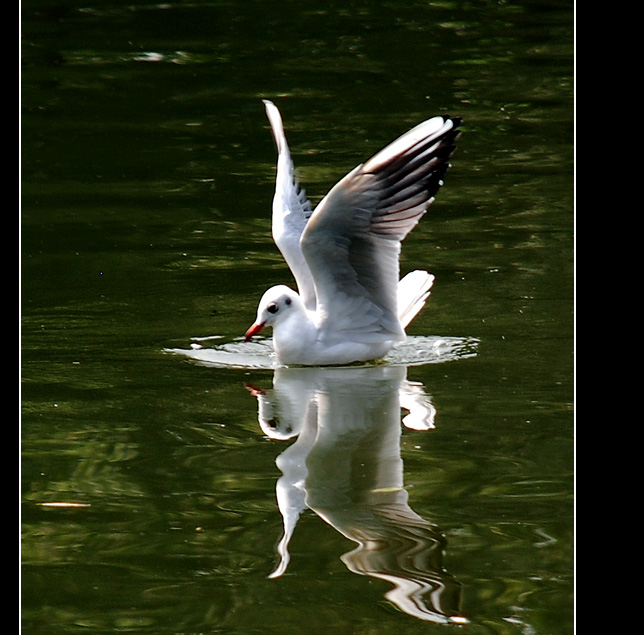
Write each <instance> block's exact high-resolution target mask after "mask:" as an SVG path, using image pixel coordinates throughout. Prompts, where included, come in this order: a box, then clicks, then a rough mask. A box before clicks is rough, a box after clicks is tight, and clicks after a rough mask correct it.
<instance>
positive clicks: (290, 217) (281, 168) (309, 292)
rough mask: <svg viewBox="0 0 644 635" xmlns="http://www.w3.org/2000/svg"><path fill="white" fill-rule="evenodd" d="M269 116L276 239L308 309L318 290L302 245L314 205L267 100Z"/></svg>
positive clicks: (278, 116)
mask: <svg viewBox="0 0 644 635" xmlns="http://www.w3.org/2000/svg"><path fill="white" fill-rule="evenodd" d="M264 106H265V108H266V115H267V116H268V121H269V122H270V124H271V129H272V131H273V137H274V138H275V144H276V145H277V153H278V156H277V178H276V181H275V195H274V197H273V221H272V232H273V240H274V241H275V244H276V245H277V247H278V249H279V250H280V252H281V253H282V255H283V256H284V260H286V264H287V265H288V266H289V269H290V270H291V273H292V274H293V277H294V278H295V282H296V283H297V288H298V293H299V294H300V297H301V298H302V300H303V301H304V305H305V306H306V308H307V309H311V310H313V309H315V290H314V286H313V279H312V277H311V272H310V271H309V267H308V265H307V263H306V261H305V260H304V256H303V255H302V250H301V248H300V238H301V236H302V232H303V231H304V228H305V227H306V223H307V221H308V219H309V217H310V216H311V213H312V210H311V204H310V202H309V201H308V199H307V198H306V195H305V193H304V190H302V189H301V188H300V187H299V184H298V182H297V179H296V178H295V171H294V168H293V161H292V159H291V153H290V151H289V147H288V144H287V142H286V136H285V135H284V127H283V125H282V118H281V116H280V113H279V110H278V109H277V107H276V106H275V105H274V104H273V103H272V102H270V101H268V100H264Z"/></svg>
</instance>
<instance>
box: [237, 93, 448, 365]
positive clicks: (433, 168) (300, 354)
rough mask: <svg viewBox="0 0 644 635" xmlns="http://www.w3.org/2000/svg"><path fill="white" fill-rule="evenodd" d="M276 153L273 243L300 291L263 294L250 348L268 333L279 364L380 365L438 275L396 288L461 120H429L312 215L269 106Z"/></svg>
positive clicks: (410, 279) (419, 274)
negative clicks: (406, 242) (405, 246)
mask: <svg viewBox="0 0 644 635" xmlns="http://www.w3.org/2000/svg"><path fill="white" fill-rule="evenodd" d="M264 105H265V107H266V114H267V115H268V120H269V122H270V125H271V128H272V131H273V136H274V138H275V142H276V145H277V152H278V160H277V178H276V184H275V195H274V198H273V218H272V233H273V239H274V240H275V243H276V244H277V246H278V248H279V250H280V251H281V253H282V255H283V256H284V259H285V260H286V263H287V264H288V266H289V268H290V269H291V272H292V274H293V277H294V278H295V282H296V284H297V289H298V291H299V293H296V292H295V291H293V290H292V289H290V288H289V287H287V286H284V285H279V286H276V287H272V288H271V289H269V290H268V291H266V293H264V295H263V297H262V299H261V301H260V303H259V307H258V310H257V319H256V321H255V323H254V324H253V325H252V326H251V327H250V328H249V329H248V330H247V331H246V336H245V340H246V341H248V340H250V338H251V337H253V336H254V335H255V334H257V333H259V331H261V330H262V329H263V328H265V327H267V326H272V327H273V347H274V350H275V353H276V355H277V358H278V360H279V362H280V363H282V364H286V365H289V364H296V365H331V364H347V363H351V362H360V361H370V360H374V359H379V358H381V357H383V356H384V355H386V354H387V352H388V351H389V350H390V349H391V348H392V346H394V344H396V343H397V342H400V341H403V340H404V339H405V337H406V336H405V327H406V326H407V325H408V324H409V322H410V321H411V320H412V319H413V318H414V317H415V315H416V314H417V313H418V312H419V311H420V309H421V308H422V307H423V305H424V304H425V301H426V300H427V297H428V296H429V290H430V288H431V286H432V283H433V281H434V276H432V275H431V274H429V273H427V272H425V271H412V272H411V273H409V274H407V275H406V276H405V277H404V278H403V279H402V280H400V281H399V279H398V277H399V257H400V249H401V242H402V240H403V239H404V238H405V237H406V236H407V234H409V232H410V231H411V230H412V229H413V228H414V227H415V226H416V224H417V223H418V221H419V220H420V218H421V217H422V216H423V214H425V212H426V210H427V207H428V206H429V205H430V204H431V203H432V201H433V200H434V196H435V194H436V193H437V191H438V190H439V188H440V186H441V185H442V184H443V180H442V179H443V177H444V175H445V173H446V172H447V170H448V168H449V167H450V166H449V157H450V156H451V154H452V152H453V151H454V149H455V145H454V143H455V140H456V138H457V137H458V135H459V131H458V129H457V128H458V126H459V125H460V123H461V119H460V118H457V117H454V118H452V117H448V116H439V117H433V118H431V119H428V120H427V121H424V122H423V123H421V124H419V125H417V126H416V127H415V128H413V129H411V130H410V131H409V132H407V133H405V134H404V135H402V136H401V137H399V138H398V139H396V140H395V141H393V142H392V143H391V144H389V145H388V146H386V147H385V148H384V149H382V150H381V151H380V152H378V153H377V154H375V155H374V156H373V157H372V158H371V159H369V160H368V161H366V163H363V164H361V165H359V166H357V167H356V168H355V169H354V170H352V171H351V172H349V174H347V175H346V176H345V177H344V178H343V179H342V180H340V181H339V182H338V183H337V184H336V185H335V186H334V187H333V188H332V189H331V190H330V191H329V193H328V194H327V195H326V196H325V197H324V198H323V199H322V200H321V201H320V202H319V203H318V205H317V206H316V207H315V209H314V210H313V209H312V207H311V204H310V202H309V201H308V200H307V198H306V196H305V194H304V192H303V190H302V189H300V187H299V185H298V182H297V180H296V179H295V176H294V168H293V162H292V160H291V155H290V151H289V148H288V144H287V143H286V137H285V136H284V129H283V126H282V119H281V116H280V113H279V111H278V109H277V107H276V106H275V105H274V104H273V103H272V102H270V101H267V100H265V101H264Z"/></svg>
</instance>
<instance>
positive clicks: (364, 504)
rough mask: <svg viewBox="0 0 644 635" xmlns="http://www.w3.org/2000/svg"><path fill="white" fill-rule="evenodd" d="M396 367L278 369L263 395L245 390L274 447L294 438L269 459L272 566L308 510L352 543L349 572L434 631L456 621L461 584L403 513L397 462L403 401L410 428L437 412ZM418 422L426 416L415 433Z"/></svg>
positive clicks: (427, 527) (283, 563)
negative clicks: (274, 536)
mask: <svg viewBox="0 0 644 635" xmlns="http://www.w3.org/2000/svg"><path fill="white" fill-rule="evenodd" d="M405 374H406V369H405V368H404V367H383V366H376V367H368V368H367V367H361V368H341V369H340V368H279V369H277V370H276V372H275V376H274V381H273V383H274V388H273V390H270V391H266V392H264V391H258V390H256V389H251V390H252V392H253V394H254V395H255V396H256V397H257V399H258V402H259V414H260V417H259V418H260V424H261V425H262V428H263V430H264V431H265V432H266V434H267V435H268V436H270V437H271V438H275V439H281V440H285V439H289V438H295V441H294V442H293V443H292V444H291V445H290V446H289V447H288V448H287V449H286V450H285V451H284V452H283V453H282V454H280V456H278V457H277V460H276V463H277V465H278V467H279V468H280V470H281V471H282V476H281V477H280V478H279V480H278V482H277V487H276V491H277V500H278V506H279V509H280V512H281V514H282V517H283V523H284V534H283V536H282V539H281V540H280V542H279V544H278V547H277V550H278V554H279V558H280V559H279V563H278V565H277V567H276V569H275V571H273V573H272V574H271V576H270V577H272V578H277V577H279V576H281V575H283V574H284V572H285V571H286V569H287V567H288V564H289V560H290V555H289V551H288V546H289V542H290V539H291V537H292V535H293V533H294V531H295V527H296V525H297V521H298V518H299V515H300V513H301V512H302V511H303V510H304V509H306V508H308V509H311V510H313V511H314V512H315V513H316V514H317V515H318V516H320V517H321V518H322V519H324V520H325V521H326V522H327V523H329V524H330V525H331V526H332V527H334V528H335V529H336V530H337V531H338V532H340V533H341V534H342V535H344V536H346V537H347V538H349V539H351V540H353V541H354V542H356V543H357V544H358V547H357V548H355V549H354V550H352V551H350V552H349V553H347V554H345V555H344V556H342V561H343V562H344V563H345V565H346V566H347V567H348V568H349V569H350V570H351V571H353V572H355V573H359V574H361V575H368V576H372V577H375V578H379V579H382V580H386V581H387V582H390V583H391V584H393V585H394V588H393V589H392V590H390V591H389V592H388V593H387V594H386V597H387V598H388V599H389V600H390V601H391V602H393V603H394V604H395V605H396V606H398V607H399V608H400V609H401V610H403V611H404V612H406V613H408V614H409V615H413V616H414V617H417V618H419V619H423V620H428V621H432V622H444V623H447V622H452V623H454V622H459V621H461V622H462V621H464V618H462V617H460V616H459V610H458V607H459V604H460V584H459V583H458V582H456V581H455V580H454V578H453V577H452V576H451V575H450V574H448V573H447V572H446V571H444V569H443V568H442V557H443V550H444V548H445V545H446V542H445V539H444V537H443V536H442V535H441V533H440V531H439V530H438V528H437V527H435V526H434V525H433V524H432V523H430V522H428V521H427V520H425V519H423V518H422V517H420V516H419V515H418V514H416V512H414V511H413V510H412V509H411V507H410V506H409V502H408V495H407V491H406V490H405V489H404V481H403V462H402V459H401V456H400V436H401V425H400V414H401V395H403V397H404V400H405V406H406V407H407V408H411V409H412V410H411V412H410V415H408V416H412V415H413V416H412V420H413V421H414V426H415V427H417V428H424V429H429V428H430V427H433V421H434V415H435V410H434V408H433V406H432V405H431V403H430V401H429V398H428V397H427V395H425V394H424V392H422V390H421V389H420V386H419V385H418V384H412V383H409V382H407V380H406V379H405ZM418 413H424V414H425V424H424V426H423V425H422V424H421V417H420V416H419V414H418Z"/></svg>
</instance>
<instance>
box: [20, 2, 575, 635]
mask: <svg viewBox="0 0 644 635" xmlns="http://www.w3.org/2000/svg"><path fill="white" fill-rule="evenodd" d="M572 20H573V18H572V6H571V5H569V4H568V3H563V2H543V3H517V2H499V3H492V2H472V3H465V2H464V3H458V2H430V3H427V2H406V3H394V2H381V3H378V2H365V1H363V2H352V3H346V2H343V3H340V2H320V1H313V0H310V1H305V2H300V3H293V2H252V3H235V2H193V3H180V2H176V3H165V4H143V3H137V2H128V3H120V2H112V1H109V2H101V3H97V4H95V5H91V4H90V5H87V4H84V3H77V2H67V3H65V2H59V3H56V4H52V3H49V2H44V1H36V0H32V1H30V2H23V3H22V29H21V30H22V94H21V98H22V104H21V105H22V121H21V130H22V139H21V151H22V157H21V169H22V173H21V272H20V273H21V278H20V283H21V355H22V357H21V374H22V392H21V404H22V410H21V413H22V416H21V421H20V426H21V479H22V489H21V528H22V541H21V550H22V552H21V557H22V567H21V593H22V597H21V621H22V631H23V632H24V633H47V634H48V635H53V634H57V633H77V632H78V633H80V632H83V633H88V632H90V633H114V632H129V633H150V634H165V633H217V632H219V633H224V632H225V633H244V634H245V633H265V632H269V633H270V632H280V633H301V632H314V633H315V632H329V631H331V632H338V633H369V634H374V633H378V634H380V633H391V632H395V633H398V632H404V633H428V632H440V633H445V632H462V633H467V634H468V635H469V634H472V635H478V634H488V633H498V634H502V635H514V634H516V635H523V634H528V633H529V634H532V633H534V634H537V635H559V634H562V635H563V634H568V633H572V632H573V630H574V619H573V618H574V613H573V603H574V596H573V591H574V577H573V573H574V570H573V566H574V561H573V549H574V542H573V540H574V535H573V511H574V510H573V487H574V480H573V479H574V465H573V451H574V436H573V432H574V412H573V394H574V393H573V389H574V383H573V345H574V342H573V336H574V333H573V291H574V289H573V247H574V244H573V185H572V174H573V167H572V166H573V123H572V122H573V109H572V101H573V75H572V50H573V47H572V37H573V22H572ZM262 98H270V99H272V100H274V101H275V103H276V104H277V105H278V106H279V107H280V109H281V111H282V115H283V117H284V121H285V127H286V132H287V135H288V138H289V141H290V144H291V147H292V152H293V155H294V159H295V161H296V164H297V166H298V168H299V174H300V178H301V181H302V183H303V185H304V186H305V187H306V189H307V192H308V194H309V195H310V197H311V199H312V200H313V201H316V200H318V199H319V198H320V197H321V196H323V195H324V193H325V192H326V190H327V189H328V188H329V187H330V186H331V185H332V184H333V183H334V182H335V181H336V180H337V179H338V178H340V177H341V176H342V175H343V174H345V173H346V172H347V171H348V170H349V169H351V168H353V167H354V166H355V165H356V164H358V163H360V162H361V161H363V160H364V159H365V158H367V157H368V156H369V155H370V154H371V153H373V152H374V151H375V150H377V149H379V148H380V147H382V146H383V145H384V144H386V143H387V142H389V141H390V140H392V139H393V138H394V137H396V136H397V135H398V134H400V133H402V132H404V131H405V130H406V129H408V128H409V127H411V126H413V125H414V124H416V123H418V122H419V121H420V120H422V119H424V118H426V117H428V116H432V115H434V114H436V113H442V112H449V113H450V114H454V115H457V114H458V115H462V116H463V117H464V120H465V124H464V126H463V129H464V132H463V135H462V137H461V139H460V140H459V148H458V151H457V153H456V155H455V156H454V159H453V168H452V170H451V172H450V173H449V174H448V177H447V179H446V183H445V186H444V188H443V189H442V190H441V192H440V193H439V196H438V197H437V200H436V202H435V204H434V205H433V206H432V208H431V211H430V213H429V214H428V215H427V216H426V217H425V218H424V219H423V221H422V222H421V224H420V225H419V226H418V227H417V228H416V229H415V230H414V232H413V233H412V234H411V236H410V237H409V238H408V240H407V241H406V242H405V244H404V247H403V259H402V269H403V270H404V271H407V270H411V269H415V268H423V269H425V268H426V269H429V270H430V271H432V273H434V274H435V275H436V283H435V287H434V290H433V292H432V296H431V299H430V302H429V304H428V306H427V307H426V309H425V310H424V311H423V313H421V315H420V316H419V317H418V318H417V319H416V320H415V321H414V323H413V324H412V325H411V327H410V329H409V332H410V334H411V335H413V336H416V337H420V336H426V335H429V336H432V337H433V336H440V337H443V338H475V339H476V340H477V341H478V345H477V347H476V355H474V356H471V355H469V356H463V357H462V358H458V359H452V358H449V361H444V362H443V363H432V364H427V365H420V366H410V367H409V368H407V369H406V370H405V369H404V368H398V367H396V368H397V370H396V372H395V373H394V372H393V371H392V373H393V374H392V375H386V374H385V375H383V376H381V375H378V372H379V371H382V369H375V370H374V369H372V370H374V373H373V374H372V375H369V376H368V377H367V378H365V377H362V376H358V375H355V374H350V373H348V374H347V375H346V376H342V377H341V378H340V379H339V380H338V379H337V378H335V377H333V376H331V375H330V374H328V373H327V374H323V375H322V376H315V377H313V376H310V375H306V374H305V375H301V374H300V375H296V376H292V377H288V376H286V377H282V376H277V375H275V374H274V373H273V371H272V370H267V369H261V368H257V369H248V368H246V369H245V368H237V367H235V368H232V367H228V368H226V367H212V366H206V365H202V364H198V363H194V362H192V361H190V360H188V359H186V358H185V357H183V356H178V355H172V354H168V353H166V352H164V351H165V350H166V349H185V350H190V344H191V343H194V340H193V338H201V337H215V338H217V339H214V340H210V341H209V343H212V342H214V343H215V344H217V343H221V344H222V345H226V344H229V343H235V341H236V338H239V337H240V336H241V335H242V334H243V333H244V331H245V329H246V328H247V327H248V326H249V325H250V323H251V322H252V321H253V319H254V315H255V310H256V304H257V300H258V299H259V297H260V295H261V293H262V292H263V291H264V290H265V289H266V288H267V287H268V286H270V285H272V284H275V283H289V282H290V278H289V272H288V270H287V269H286V267H285V265H284V264H283V262H282V260H281V258H280V256H279V254H278V253H277V250H276V249H275V247H274V245H273V243H272V239H271V237H270V201H271V196H272V187H273V179H274V173H275V149H274V145H273V141H272V138H271V135H270V131H269V129H268V124H267V121H266V119H265V115H264V112H263V106H262V103H261V99H262ZM390 370H391V369H390ZM352 372H353V373H355V370H352ZM400 372H402V375H400V374H399V373H400ZM405 377H406V379H407V381H409V382H412V386H414V387H415V388H416V389H417V390H418V391H420V392H421V393H422V394H423V395H424V398H425V400H426V401H425V402H424V403H429V402H431V404H432V406H433V408H435V419H434V425H435V427H434V429H429V430H413V429H410V428H409V427H407V426H405V425H403V424H401V423H400V419H401V414H402V416H404V415H405V414H406V411H402V413H401V412H400V402H399V389H400V387H401V385H404V384H401V382H403V381H404V378H405ZM289 387H291V388H292V389H293V390H295V388H293V387H296V388H297V390H296V391H295V394H296V395H297V399H296V400H295V403H296V405H299V406H302V405H303V404H306V403H309V402H308V401H307V400H308V399H311V400H312V401H311V403H316V404H320V403H325V404H329V406H328V408H327V409H326V410H324V412H326V413H332V416H329V417H328V418H326V419H320V420H319V421H318V422H317V424H316V425H318V428H316V427H315V425H313V424H312V423H311V420H306V419H302V418H298V417H297V416H295V417H294V418H293V419H292V420H291V419H289V417H288V416H286V415H284V413H282V415H281V416H280V419H279V422H280V424H282V428H280V427H278V428H277V429H274V428H271V427H270V426H269V427H266V426H265V427H264V428H263V427H262V426H261V425H260V422H259V421H258V405H261V404H258V399H257V396H256V395H257V394H260V396H261V398H264V399H266V400H269V399H272V400H273V401H272V402H271V403H270V404H269V405H270V406H271V407H272V406H275V405H276V404H278V402H279V397H280V395H285V394H287V393H288V390H289ZM251 388H253V389H256V390H257V391H259V392H258V393H255V394H254V393H252V392H251V390H250V389H251ZM273 391H274V392H273ZM262 393H264V394H262ZM260 401H261V399H260ZM278 405H279V404H278ZM289 422H290V424H289ZM293 422H295V423H293ZM273 423H274V424H275V422H273ZM322 423H324V425H322ZM288 425H291V428H293V431H292V432H290V433H287V434H283V435H282V436H284V437H288V438H283V439H278V438H275V437H277V436H279V434H278V431H281V430H286V429H290V428H288ZM298 425H300V426H302V427H298ZM316 430H317V431H318V433H317V436H316V434H315V431H316ZM298 433H299V435H298ZM293 457H295V459H298V457H299V459H298V460H292V459H293ZM298 479H299V480H298ZM401 486H404V487H401ZM284 492H286V493H287V494H288V495H289V496H290V497H291V498H288V500H291V501H292V500H296V499H297V495H298V493H302V492H304V493H305V494H306V497H305V499H304V501H303V502H302V501H301V500H300V504H301V505H303V506H302V507H301V509H299V512H300V513H299V516H298V522H297V524H296V526H295V528H294V530H293V534H292V537H291V538H290V541H289V544H288V550H287V551H288V556H289V558H290V560H289V561H288V563H287V566H285V569H284V570H283V571H281V573H282V575H279V576H275V577H269V576H271V573H273V572H275V571H276V570H277V569H278V568H279V566H280V562H281V556H280V550H279V545H278V541H279V540H280V538H281V537H282V532H283V523H284V517H283V514H282V513H281V511H280V510H281V509H282V511H283V507H282V508H281V507H280V503H282V504H283V499H281V498H280V497H281V496H282V495H283V494H284ZM51 503H65V504H66V505H65V506H62V507H61V506H51V505H50V504H51ZM70 504H74V506H70ZM410 536H414V538H413V539H412V538H410ZM360 539H362V540H363V541H366V543H365V544H366V546H365V544H363V546H362V548H361V547H360V546H359V543H358V542H356V541H359V540H360ZM410 540H411V541H412V542H411V543H410V542H409V541H410ZM410 544H411V545H412V547H409V545H410ZM369 546H371V549H370V548H369ZM356 549H357V550H358V551H356ZM414 549H415V551H414ZM412 553H414V554H415V555H414V556H412V555H410V554H412ZM387 576H388V577H387ZM395 576H398V577H397V578H396V579H398V580H401V579H405V580H408V581H409V580H415V581H416V583H417V584H422V583H426V584H430V582H431V584H434V585H437V586H435V587H432V588H439V587H440V588H442V589H443V590H442V592H441V593H436V594H434V595H432V593H430V592H427V593H425V594H422V593H421V595H420V601H421V604H423V605H424V606H425V608H428V607H432V606H433V605H432V601H431V598H434V599H435V606H434V608H436V609H437V610H436V612H435V613H434V614H433V616H434V621H440V619H438V617H437V615H438V614H440V613H441V611H440V609H442V610H443V615H458V616H464V617H465V618H467V620H468V623H467V624H466V625H458V624H453V625H451V626H450V625H443V624H436V625H435V624H434V623H433V622H432V621H431V620H430V619H429V617H428V613H429V612H430V611H429V610H428V612H427V613H425V614H420V615H419V614H414V611H413V610H411V609H410V602H406V599H407V600H408V599H409V598H416V596H414V595H413V594H412V592H411V591H410V590H409V588H408V587H406V588H407V595H405V593H400V594H399V595H397V596H396V595H395V594H394V595H393V596H392V590H394V589H395V588H396V583H395V582H394V581H393V580H394V578H395ZM399 584H401V583H400V582H399ZM409 584H411V583H409ZM441 585H442V586H441ZM416 599H417V598H416ZM411 604H414V603H413V602H411ZM415 606H416V607H417V606H418V604H415ZM421 613H422V611H421Z"/></svg>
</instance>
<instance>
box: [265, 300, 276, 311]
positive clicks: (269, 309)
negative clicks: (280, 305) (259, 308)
mask: <svg viewBox="0 0 644 635" xmlns="http://www.w3.org/2000/svg"><path fill="white" fill-rule="evenodd" d="M266 310H267V311H268V312H269V313H277V304H275V302H271V303H270V304H269V305H268V306H267V307H266Z"/></svg>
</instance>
